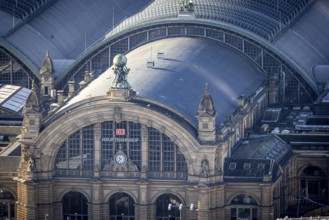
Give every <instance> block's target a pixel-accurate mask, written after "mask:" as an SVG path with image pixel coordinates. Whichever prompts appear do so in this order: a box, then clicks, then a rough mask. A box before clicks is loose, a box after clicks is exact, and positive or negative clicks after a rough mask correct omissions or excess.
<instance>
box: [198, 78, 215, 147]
mask: <svg viewBox="0 0 329 220" xmlns="http://www.w3.org/2000/svg"><path fill="white" fill-rule="evenodd" d="M197 118H198V139H199V140H200V141H201V142H214V141H216V109H215V105H214V101H213V99H212V97H211V95H210V94H209V90H208V83H206V84H205V87H204V95H203V97H202V99H201V101H200V104H199V109H198V115H197Z"/></svg>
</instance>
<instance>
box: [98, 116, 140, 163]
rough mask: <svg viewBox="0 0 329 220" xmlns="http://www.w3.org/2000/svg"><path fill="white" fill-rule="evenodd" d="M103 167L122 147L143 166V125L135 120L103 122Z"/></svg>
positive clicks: (135, 161) (128, 155) (132, 158)
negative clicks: (134, 121)
mask: <svg viewBox="0 0 329 220" xmlns="http://www.w3.org/2000/svg"><path fill="white" fill-rule="evenodd" d="M101 127H102V132H101V134H102V136H101V148H102V167H104V166H105V165H106V164H109V163H110V161H111V159H112V158H113V156H114V155H115V154H116V152H117V151H118V150H119V149H121V150H122V151H124V152H125V154H126V155H127V157H128V158H129V159H130V160H131V161H133V162H134V164H136V166H137V167H138V169H140V168H141V160H142V154H141V146H142V135H141V125H140V124H138V123H133V122H126V121H123V122H120V123H115V122H109V121H107V122H103V123H102V126H101Z"/></svg>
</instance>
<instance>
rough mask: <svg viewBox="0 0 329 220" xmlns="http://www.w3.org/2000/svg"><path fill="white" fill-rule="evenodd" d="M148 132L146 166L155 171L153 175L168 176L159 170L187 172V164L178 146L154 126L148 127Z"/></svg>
mask: <svg viewBox="0 0 329 220" xmlns="http://www.w3.org/2000/svg"><path fill="white" fill-rule="evenodd" d="M148 134H149V149H148V153H149V161H148V163H149V164H148V167H149V171H152V172H157V173H154V177H166V178H169V176H165V175H167V174H161V173H160V172H172V173H174V172H187V164H186V161H185V158H184V155H183V154H182V153H181V152H180V151H179V148H178V146H177V145H176V144H175V143H174V142H172V141H171V140H170V138H169V137H168V136H166V135H164V134H161V133H160V132H159V131H158V130H156V129H154V128H149V129H148ZM161 175H163V176H161ZM150 177H152V176H150ZM171 177H173V176H171ZM184 178H185V177H184Z"/></svg>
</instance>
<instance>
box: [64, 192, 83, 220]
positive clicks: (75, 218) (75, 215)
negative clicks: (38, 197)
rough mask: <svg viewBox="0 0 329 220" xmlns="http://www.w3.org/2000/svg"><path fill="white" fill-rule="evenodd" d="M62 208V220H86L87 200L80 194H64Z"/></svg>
mask: <svg viewBox="0 0 329 220" xmlns="http://www.w3.org/2000/svg"><path fill="white" fill-rule="evenodd" d="M62 207H63V208H62V210H63V220H71V219H72V220H88V200H87V198H86V197H85V196H84V195H83V194H82V193H80V192H69V193H66V194H65V195H64V197H63V199H62Z"/></svg>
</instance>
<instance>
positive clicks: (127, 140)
mask: <svg viewBox="0 0 329 220" xmlns="http://www.w3.org/2000/svg"><path fill="white" fill-rule="evenodd" d="M95 132H100V133H101V137H100V142H99V141H98V140H96V139H95ZM145 132H148V135H144V136H143V137H142V125H141V124H139V123H134V122H128V121H122V122H119V123H117V122H113V121H105V122H102V123H98V124H93V125H89V126H87V127H84V128H82V129H80V130H78V131H76V132H75V133H73V134H72V135H70V136H69V137H68V139H67V140H65V141H64V142H63V144H62V145H61V147H60V148H59V150H58V152H57V155H56V159H55V175H56V176H79V177H85V178H91V177H92V176H93V175H94V165H95V164H96V163H95V162H97V166H98V165H101V172H100V175H101V176H103V177H107V178H116V177H121V178H122V177H128V176H129V177H131V178H139V176H140V173H139V172H140V171H141V170H142V153H143V152H144V153H145V152H146V154H147V155H148V157H147V161H144V163H145V165H146V166H145V168H146V167H147V169H144V171H147V175H148V178H158V179H177V180H185V179H187V173H188V170H187V164H186V160H185V157H184V155H183V154H182V152H181V151H180V149H179V147H178V146H177V145H176V144H175V143H174V142H173V141H171V140H170V138H169V137H168V136H166V135H165V134H162V133H161V132H160V131H158V130H156V129H154V128H148V129H147V130H145ZM142 138H144V139H145V140H142ZM143 141H145V143H147V144H144V145H143V149H142V142H143ZM95 153H96V155H97V157H95ZM98 154H99V155H98ZM118 155H121V156H122V157H124V160H123V162H122V163H121V164H120V163H118V162H117V161H116V159H117V156H118ZM114 157H115V158H114ZM95 158H97V159H99V160H100V161H95ZM147 165H148V166H147ZM118 172H121V173H120V175H118ZM122 172H125V173H124V174H122Z"/></svg>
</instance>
